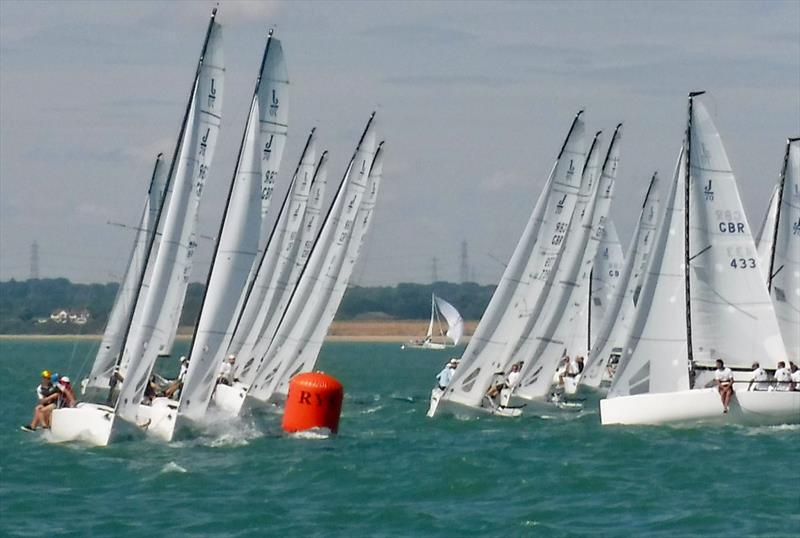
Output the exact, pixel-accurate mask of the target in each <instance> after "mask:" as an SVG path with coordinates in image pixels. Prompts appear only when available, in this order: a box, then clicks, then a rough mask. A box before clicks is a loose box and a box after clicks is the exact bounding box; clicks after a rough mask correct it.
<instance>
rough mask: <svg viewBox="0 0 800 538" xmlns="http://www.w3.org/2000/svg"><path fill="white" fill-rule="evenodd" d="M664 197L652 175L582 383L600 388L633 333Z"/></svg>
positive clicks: (598, 327) (596, 335) (655, 177)
mask: <svg viewBox="0 0 800 538" xmlns="http://www.w3.org/2000/svg"><path fill="white" fill-rule="evenodd" d="M660 202H661V197H660V195H659V193H658V175H657V174H653V177H652V178H651V179H650V184H649V186H648V188H647V193H646V194H645V198H644V204H643V205H642V211H641V214H640V215H639V220H638V221H637V223H636V228H635V229H634V232H633V237H632V238H631V242H630V247H629V248H628V256H627V258H626V259H625V265H624V266H623V269H622V274H621V276H620V278H619V282H618V284H617V286H615V287H614V291H613V293H612V294H611V296H610V297H609V298H608V300H607V303H608V308H607V312H606V314H605V317H604V318H603V321H602V322H601V323H600V324H599V326H598V325H595V324H592V325H593V327H597V330H596V331H595V337H594V343H593V345H592V350H591V352H590V353H589V357H588V360H587V363H586V366H585V368H584V371H583V375H582V376H581V379H580V383H581V384H584V385H587V386H589V387H599V386H600V382H601V381H602V379H603V375H604V373H605V371H606V367H607V365H608V361H609V359H610V358H611V353H612V352H613V351H614V350H615V349H617V350H618V351H619V350H621V346H622V344H623V341H624V340H625V338H627V335H628V333H629V331H630V327H631V318H632V316H633V312H634V311H635V309H636V306H637V304H638V302H639V293H640V292H641V288H642V283H643V281H644V276H645V274H646V272H647V264H648V261H649V260H650V251H651V247H652V245H653V236H654V234H655V228H656V218H657V216H658V214H659V207H660Z"/></svg>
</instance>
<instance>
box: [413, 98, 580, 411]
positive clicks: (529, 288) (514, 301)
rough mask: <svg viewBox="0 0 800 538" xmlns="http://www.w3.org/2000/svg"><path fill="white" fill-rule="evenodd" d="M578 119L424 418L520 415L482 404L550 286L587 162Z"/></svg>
mask: <svg viewBox="0 0 800 538" xmlns="http://www.w3.org/2000/svg"><path fill="white" fill-rule="evenodd" d="M582 114H583V111H581V112H578V114H577V115H576V116H575V119H574V120H573V122H572V125H571V126H570V129H569V132H568V133H567V137H566V139H565V140H564V144H563V145H562V147H561V151H559V154H558V158H557V159H556V162H555V165H554V166H553V170H552V171H551V173H550V177H549V178H548V180H547V183H546V184H545V187H544V189H543V191H542V193H541V195H540V196H539V199H538V200H537V202H536V206H535V207H534V209H533V212H532V214H531V216H530V218H529V220H528V223H527V225H526V226H525V230H524V231H523V233H522V237H521V238H520V240H519V242H518V243H517V246H516V248H515V250H514V253H513V255H512V256H511V260H510V261H509V263H508V265H507V266H506V269H505V271H504V273H503V276H502V278H501V280H500V282H499V284H498V285H497V289H496V290H495V293H494V295H493V296H492V299H491V301H489V306H488V307H487V308H486V312H484V314H483V317H482V318H481V321H480V323H479V324H478V327H477V328H476V330H475V334H474V335H473V336H472V338H471V339H470V342H469V344H468V345H467V348H466V350H465V351H464V354H463V355H462V357H461V361H460V364H459V366H458V368H456V371H455V373H454V375H453V378H452V379H451V381H450V383H449V384H448V386H447V387H446V390H445V391H440V390H439V389H438V388H434V389H433V391H432V393H431V405H430V408H429V410H428V416H429V417H432V416H434V415H435V414H436V413H437V412H439V411H441V410H443V409H448V410H449V411H451V412H455V413H463V412H465V411H466V412H468V413H472V412H474V411H479V412H489V413H494V414H498V415H503V416H516V415H519V414H520V413H521V410H519V409H511V408H508V407H500V406H495V405H494V403H493V402H491V403H490V402H486V401H485V398H484V396H485V395H486V391H487V390H488V389H489V387H490V386H491V384H492V382H493V380H494V379H495V375H496V373H497V372H504V371H505V369H506V367H507V366H508V364H509V362H510V361H511V359H512V352H513V350H514V347H515V346H516V344H517V342H518V341H519V339H520V338H521V336H522V335H523V334H524V332H525V330H526V328H527V327H528V324H529V321H530V320H533V319H535V318H536V317H537V316H538V313H539V312H540V310H541V308H542V305H543V298H544V295H545V293H544V290H545V288H546V287H547V286H548V285H550V283H551V282H552V278H553V273H554V271H553V269H554V267H555V266H556V265H557V261H558V258H559V255H560V254H561V250H562V248H563V239H564V234H565V231H566V229H567V227H568V225H569V222H570V219H571V218H572V214H573V211H574V210H575V203H576V199H577V194H578V188H579V186H580V180H581V177H580V176H581V174H580V170H581V169H582V168H583V165H584V161H585V159H586V139H585V125H584V122H583V119H582V117H581V116H582Z"/></svg>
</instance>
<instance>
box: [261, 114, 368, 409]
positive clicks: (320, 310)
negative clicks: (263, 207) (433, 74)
mask: <svg viewBox="0 0 800 538" xmlns="http://www.w3.org/2000/svg"><path fill="white" fill-rule="evenodd" d="M374 117H375V113H374V112H373V114H372V115H371V116H370V119H369V121H368V122H367V125H366V127H365V129H364V132H363V133H362V135H361V138H360V140H359V143H358V146H357V147H356V151H355V153H354V155H353V157H352V158H351V160H350V163H349V165H348V167H347V171H346V172H345V174H344V176H343V178H342V181H341V182H340V184H339V188H338V190H337V192H336V195H335V197H334V200H333V203H332V204H331V207H330V209H329V211H328V214H327V216H326V218H325V221H324V222H323V223H322V225H321V227H320V231H319V234H318V235H317V238H316V240H315V242H314V246H313V248H312V250H311V254H310V256H309V258H308V262H307V263H306V265H305V267H304V268H303V271H302V273H301V275H300V278H299V280H298V281H297V284H296V285H295V287H294V289H293V291H292V294H291V297H290V299H289V302H288V305H287V306H286V308H285V310H284V311H283V312H282V314H281V317H280V321H279V323H278V324H277V327H276V330H275V333H274V334H266V335H264V336H263V337H262V339H261V341H260V342H259V343H258V344H257V345H256V346H255V348H254V356H255V357H257V358H258V363H257V364H258V366H257V373H256V376H255V379H254V380H253V383H252V384H251V385H250V387H249V389H248V391H247V397H248V401H250V402H251V404H252V405H254V406H262V405H264V404H266V403H268V402H269V401H270V399H271V398H272V397H273V395H275V394H276V393H277V394H280V393H285V391H286V388H287V385H288V381H289V379H291V377H293V376H294V375H296V374H297V373H299V372H302V371H308V370H310V369H311V368H313V366H314V363H315V362H316V358H317V354H318V352H319V349H320V348H321V346H322V342H323V340H324V337H325V334H326V333H327V330H328V326H329V325H330V323H331V321H332V320H333V316H334V314H335V313H336V309H337V308H338V306H339V302H340V301H341V298H342V296H343V295H344V290H345V288H346V284H347V280H348V279H349V276H350V273H351V272H352V268H353V264H354V263H355V255H357V252H358V247H360V244H358V243H357V242H356V243H354V244H353V246H352V248H353V249H355V250H350V248H351V247H350V245H351V243H353V236H354V231H355V229H356V228H358V227H359V226H358V225H357V223H358V222H360V221H357V216H358V212H359V208H360V205H361V201H362V199H363V198H364V197H365V193H366V196H367V197H369V193H370V192H371V191H369V190H368V188H369V184H370V183H371V182H372V180H371V179H370V172H371V171H372V168H373V161H374V160H375V159H376V157H377V156H378V153H379V151H378V149H376V135H375V128H374V123H373V120H374ZM379 162H380V160H379ZM376 172H377V169H376ZM373 184H374V183H373ZM375 192H377V190H376V191H375ZM370 221H371V219H367V223H368V222H370ZM364 225H366V223H365V224H364Z"/></svg>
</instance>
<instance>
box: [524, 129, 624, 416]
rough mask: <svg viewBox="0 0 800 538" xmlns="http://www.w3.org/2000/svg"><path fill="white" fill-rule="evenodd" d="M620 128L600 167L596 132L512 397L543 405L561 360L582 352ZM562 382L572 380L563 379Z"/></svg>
mask: <svg viewBox="0 0 800 538" xmlns="http://www.w3.org/2000/svg"><path fill="white" fill-rule="evenodd" d="M621 136H622V133H621V125H618V126H617V129H616V130H615V132H614V135H613V136H612V138H611V142H610V143H609V147H608V151H607V153H606V157H605V159H604V161H603V164H602V167H601V166H600V163H599V161H600V151H599V139H598V137H599V133H598V137H596V138H595V144H594V145H593V147H592V150H591V151H590V155H589V158H588V159H587V165H586V167H585V169H584V173H583V176H584V177H583V181H582V186H581V192H582V199H581V200H580V201H579V210H578V209H576V211H575V214H574V215H573V218H572V221H571V222H570V225H569V227H568V229H567V233H566V236H565V239H564V242H565V247H564V253H563V256H562V259H561V260H560V262H559V265H558V267H557V268H556V280H555V282H554V285H553V286H552V287H551V289H550V293H549V294H548V297H547V303H548V308H547V309H546V310H545V311H544V312H543V314H542V316H541V318H540V320H538V321H537V323H536V325H534V327H533V330H531V331H530V332H529V333H528V334H527V335H526V337H525V338H524V339H523V340H521V341H520V345H519V349H518V352H517V355H516V356H517V358H518V360H523V361H525V365H524V367H523V369H522V379H521V381H520V383H519V385H518V387H517V388H516V390H515V391H514V396H515V397H517V398H523V399H526V400H533V399H536V400H544V399H546V398H547V397H549V395H550V387H551V385H552V383H553V381H554V374H555V373H556V370H557V369H558V366H559V363H561V362H562V361H563V359H564V357H566V356H571V357H572V359H573V360H575V359H576V355H577V354H578V353H579V352H582V351H583V350H584V349H585V345H586V344H585V339H584V338H577V339H575V338H574V335H575V334H580V329H581V328H582V327H585V326H586V322H585V317H583V316H581V314H582V313H585V312H586V311H587V309H585V306H586V304H585V303H586V300H587V299H588V297H589V293H588V288H589V274H590V273H591V267H592V265H593V262H594V259H595V256H596V254H597V250H598V247H599V245H600V241H601V238H602V237H603V236H604V230H605V227H606V226H607V225H608V222H607V219H608V212H609V210H610V207H611V200H612V196H613V190H614V182H615V179H616V173H617V166H618V163H619V144H620V140H621ZM561 379H564V381H574V380H571V379H568V378H567V377H566V376H563V377H562V378H561Z"/></svg>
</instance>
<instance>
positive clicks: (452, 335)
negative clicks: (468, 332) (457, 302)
mask: <svg viewBox="0 0 800 538" xmlns="http://www.w3.org/2000/svg"><path fill="white" fill-rule="evenodd" d="M442 318H444V320H445V323H446V324H447V330H446V331H445V329H444V328H443V326H442ZM434 323H435V325H436V328H437V329H438V332H439V334H438V335H436V336H434V334H433V328H434ZM463 334H464V318H462V317H461V314H459V313H458V310H457V309H456V307H454V306H453V305H451V304H450V303H448V302H447V301H445V300H444V299H442V298H441V297H437V296H436V294H435V293H432V294H431V321H430V323H428V332H426V333H425V338H422V339H420V340H411V341H410V342H409V343H407V344H404V345H403V346H402V347H403V348H406V347H416V348H422V349H445V348H448V347H455V346H457V345H458V342H459V340H461V337H462V336H463ZM434 338H436V339H437V341H434Z"/></svg>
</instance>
